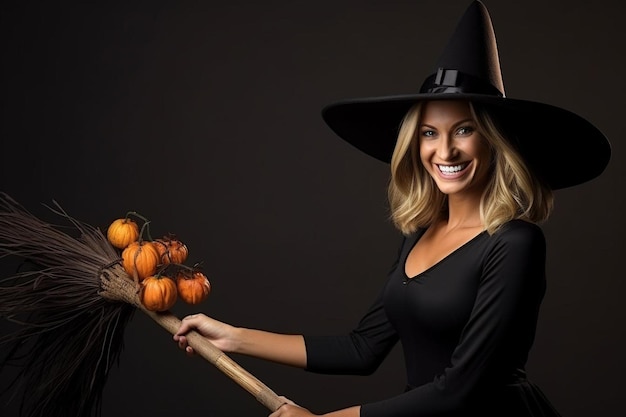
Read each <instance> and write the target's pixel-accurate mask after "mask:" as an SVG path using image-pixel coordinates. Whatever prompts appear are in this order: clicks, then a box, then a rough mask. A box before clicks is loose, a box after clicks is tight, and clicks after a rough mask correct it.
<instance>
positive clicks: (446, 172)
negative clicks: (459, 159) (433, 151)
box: [436, 162, 470, 177]
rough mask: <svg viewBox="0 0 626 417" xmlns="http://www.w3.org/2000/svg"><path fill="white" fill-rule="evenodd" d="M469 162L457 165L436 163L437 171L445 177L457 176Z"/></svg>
mask: <svg viewBox="0 0 626 417" xmlns="http://www.w3.org/2000/svg"><path fill="white" fill-rule="evenodd" d="M469 164H470V163H469V162H463V163H460V164H457V165H439V164H436V165H437V168H439V172H440V173H441V174H442V175H443V176H445V177H457V176H459V174H461V173H462V172H463V171H464V170H465V168H467V167H468V166H469Z"/></svg>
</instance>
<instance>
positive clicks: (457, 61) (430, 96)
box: [322, 1, 611, 190]
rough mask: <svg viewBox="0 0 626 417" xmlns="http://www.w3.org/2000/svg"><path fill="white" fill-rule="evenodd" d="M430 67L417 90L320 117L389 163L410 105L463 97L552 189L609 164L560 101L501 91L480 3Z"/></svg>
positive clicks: (599, 140) (586, 126)
mask: <svg viewBox="0 0 626 417" xmlns="http://www.w3.org/2000/svg"><path fill="white" fill-rule="evenodd" d="M435 68H436V71H435V72H434V73H433V74H431V75H430V76H429V77H427V78H426V80H425V81H424V82H423V84H422V87H421V88H420V90H419V93H415V94H404V95H394V96H383V97H369V98H359V99H350V100H343V101H340V102H336V103H333V104H330V105H328V106H326V107H325V108H324V109H323V110H322V116H323V118H324V120H325V121H326V123H327V124H328V125H329V126H330V128H331V129H332V130H333V131H334V132H335V133H336V134H337V135H339V136H340V137H341V138H343V139H344V140H346V141H347V142H349V143H351V144H352V145H354V146H355V147H357V148H358V149H360V150H361V151H363V152H365V153H367V154H369V155H371V156H373V157H374V158H377V159H379V160H381V161H384V162H389V161H390V160H391V155H392V153H393V149H394V147H395V143H396V139H397V135H398V131H399V128H400V123H401V121H402V119H403V117H404V115H405V114H406V113H407V111H408V110H409V108H410V107H411V106H413V105H414V104H415V103H417V102H419V101H424V100H458V99H464V100H469V101H472V102H475V103H480V104H481V105H483V106H485V107H487V108H488V109H489V111H490V113H491V114H493V115H494V116H495V119H496V120H498V121H499V125H500V127H501V129H502V130H503V132H504V133H505V135H506V137H507V139H508V140H509V141H510V142H512V143H513V145H514V146H515V147H516V148H517V149H518V151H519V152H520V154H521V155H522V157H524V159H525V160H526V162H527V164H528V165H529V166H530V168H531V169H532V170H533V172H534V173H535V175H537V176H539V177H540V178H542V179H543V180H544V181H545V183H546V184H548V185H549V186H550V187H551V188H552V189H554V190H556V189H561V188H566V187H571V186H574V185H577V184H581V183H583V182H586V181H589V180H591V179H593V178H596V177H597V176H598V175H600V174H601V173H602V172H603V171H604V169H605V168H606V166H607V165H608V162H609V159H610V156H611V146H610V144H609V141H608V140H607V138H606V137H605V136H604V134H603V133H602V132H601V131H600V130H598V129H597V128H596V127H595V126H594V125H592V124H591V123H590V122H589V121H587V120H586V119H584V118H582V117H581V116H579V115H577V114H574V113H572V112H570V111H568V110H565V109H562V108H559V107H555V106H551V105H548V104H544V103H539V102H534V101H528V100H521V99H512V98H508V97H506V96H505V93H504V84H503V82H502V73H501V70H500V60H499V57H498V49H497V45H496V38H495V33H494V30H493V26H492V24H491V19H490V17H489V12H488V11H487V9H486V7H485V6H484V5H483V3H482V2H480V1H474V2H473V3H472V4H471V5H470V6H469V7H468V9H467V10H466V12H465V14H464V15H463V16H462V18H461V20H460V21H459V23H458V25H457V27H456V30H455V32H454V34H453V35H452V37H451V39H450V40H449V42H448V44H447V46H446V48H445V50H444V52H443V54H442V55H441V57H440V59H439V61H438V62H437V65H436V67H435Z"/></svg>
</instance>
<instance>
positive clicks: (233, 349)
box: [174, 314, 306, 368]
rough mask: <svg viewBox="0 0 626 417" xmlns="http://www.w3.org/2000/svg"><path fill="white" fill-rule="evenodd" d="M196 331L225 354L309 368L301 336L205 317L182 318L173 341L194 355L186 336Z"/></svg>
mask: <svg viewBox="0 0 626 417" xmlns="http://www.w3.org/2000/svg"><path fill="white" fill-rule="evenodd" d="M190 330H196V331H197V332H198V333H200V334H201V335H202V336H204V337H206V338H207V339H208V340H209V341H210V342H211V343H213V344H214V345H215V346H216V347H217V348H218V349H220V350H222V351H223V352H229V353H240V354H243V355H248V356H254V357H256V358H260V359H266V360H269V361H272V362H277V363H282V364H285V365H291V366H295V367H298V368H305V367H306V348H305V346H304V339H303V337H302V336H300V335H288V334H279V333H272V332H267V331H262V330H256V329H247V328H243V327H234V326H231V325H229V324H226V323H223V322H221V321H218V320H215V319H213V318H211V317H207V316H206V315H204V314H193V315H190V316H187V317H185V318H183V320H182V324H181V326H180V328H179V329H178V331H177V332H176V334H175V335H174V340H175V341H177V342H178V345H179V346H180V348H181V349H185V351H186V352H187V353H189V354H193V349H192V347H191V346H189V345H188V344H187V338H186V337H185V334H187V332H189V331H190Z"/></svg>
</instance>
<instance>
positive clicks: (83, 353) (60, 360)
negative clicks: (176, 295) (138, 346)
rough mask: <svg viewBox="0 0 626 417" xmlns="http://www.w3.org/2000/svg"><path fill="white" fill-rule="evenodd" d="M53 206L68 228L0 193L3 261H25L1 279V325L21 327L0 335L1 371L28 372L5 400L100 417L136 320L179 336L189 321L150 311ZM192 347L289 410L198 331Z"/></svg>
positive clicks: (39, 412)
mask: <svg viewBox="0 0 626 417" xmlns="http://www.w3.org/2000/svg"><path fill="white" fill-rule="evenodd" d="M47 207H48V208H49V209H50V210H51V211H52V212H53V213H54V214H56V215H58V216H60V218H62V219H64V220H65V221H66V222H68V223H69V224H67V225H65V226H61V225H55V224H51V223H48V222H46V221H43V220H41V219H39V218H37V217H36V216H34V215H33V214H31V213H30V212H28V211H27V210H26V209H25V208H24V207H23V206H22V205H20V204H19V203H18V202H17V201H15V200H14V199H13V198H11V197H10V196H9V195H7V194H6V193H3V192H0V258H5V257H8V256H17V257H19V258H22V259H23V260H24V262H23V264H22V267H20V268H19V269H18V270H17V272H16V273H15V274H13V275H11V276H9V277H6V278H2V279H0V318H4V319H7V320H8V321H10V322H12V323H13V326H14V327H16V329H14V330H12V331H10V332H8V334H4V335H2V336H0V347H1V348H6V351H7V353H6V354H5V355H4V356H3V357H2V358H1V359H0V372H2V371H3V370H4V369H5V368H6V367H8V366H11V365H13V366H16V365H17V366H18V368H19V371H18V372H17V375H16V376H15V377H14V379H13V380H12V381H11V383H10V384H9V386H8V387H7V388H6V389H5V390H3V392H2V393H0V396H1V395H3V394H6V393H7V392H8V390H9V389H15V390H16V392H17V390H21V391H22V392H23V394H22V400H21V402H20V415H23V416H25V417H40V416H44V415H45V416H46V417H57V416H58V417H67V416H81V417H82V416H84V417H88V416H92V415H101V411H100V410H101V403H102V391H103V389H104V385H105V383H106V380H107V376H108V373H109V371H110V369H111V367H112V365H113V364H115V363H119V357H120V354H121V351H122V350H123V342H124V341H123V333H124V329H125V326H126V325H127V323H128V322H129V321H130V320H131V318H132V316H133V314H134V312H135V311H137V310H139V311H142V312H143V313H145V314H147V315H148V316H149V317H150V318H152V319H153V320H154V321H155V322H156V323H158V324H159V325H161V326H162V327H163V328H164V329H166V330H167V331H168V332H169V333H171V334H174V333H176V331H177V330H178V328H179V326H180V323H181V321H180V320H179V319H178V318H177V317H176V316H175V315H173V314H172V313H170V312H169V311H166V312H154V311H150V310H148V309H146V308H145V307H144V306H143V305H142V303H141V301H140V298H139V292H140V291H139V289H140V286H139V283H138V282H137V281H136V280H133V279H132V278H131V277H130V276H129V275H128V274H127V273H126V271H125V270H124V268H123V267H122V265H121V263H120V262H121V259H120V257H119V254H118V253H117V251H116V250H115V248H114V247H113V246H112V245H111V244H110V243H109V242H108V240H107V238H106V236H105V235H104V234H103V233H102V232H101V231H100V230H99V229H98V228H95V227H93V226H90V225H88V224H85V223H83V222H79V221H78V220H76V219H74V218H72V217H71V216H69V215H68V214H67V213H66V212H65V211H64V210H63V209H62V208H61V206H60V205H59V204H58V203H57V202H55V201H53V207H50V206H47ZM70 233H74V234H76V235H77V236H73V235H71V234H70ZM24 266H26V267H27V268H24ZM187 339H188V342H189V345H190V346H191V347H193V349H194V351H195V352H196V353H197V354H198V355H199V356H201V357H203V358H204V359H206V360H207V361H209V362H210V363H211V364H213V365H214V366H216V367H217V368H218V369H219V370H220V371H222V372H223V373H224V374H225V375H226V376H228V377H229V378H231V379H232V380H233V381H234V382H236V383H237V384H239V385H240V386H241V387H242V388H244V389H245V390H246V391H248V392H249V393H250V394H252V395H254V397H255V398H256V399H257V400H258V401H259V402H260V403H262V404H263V405H264V406H265V407H267V408H268V409H269V410H270V411H275V410H277V409H278V408H279V407H280V406H281V405H282V404H283V403H284V401H282V400H281V399H280V398H279V397H278V396H277V395H276V394H275V393H274V392H273V391H272V390H271V389H269V388H268V387H267V386H266V385H264V384H263V383H262V382H261V381H259V380H258V379H257V378H255V377H254V376H253V375H251V374H250V373H248V372H247V371H246V370H245V369H243V368H242V367H241V366H239V365H238V364H237V363H236V362H234V361H233V360H232V359H231V358H229V357H228V356H227V355H226V354H224V353H223V352H222V351H220V350H219V349H217V348H216V347H215V346H214V345H213V344H211V343H210V342H209V341H208V340H206V339H205V338H204V337H202V336H201V335H200V334H198V333H196V332H193V331H192V332H190V333H189V334H188V335H187ZM14 395H15V394H14Z"/></svg>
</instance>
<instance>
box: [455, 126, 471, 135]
mask: <svg viewBox="0 0 626 417" xmlns="http://www.w3.org/2000/svg"><path fill="white" fill-rule="evenodd" d="M473 132H474V128H473V127H470V126H462V127H459V128H458V129H457V131H456V133H457V134H459V135H471V134H472V133H473Z"/></svg>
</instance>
